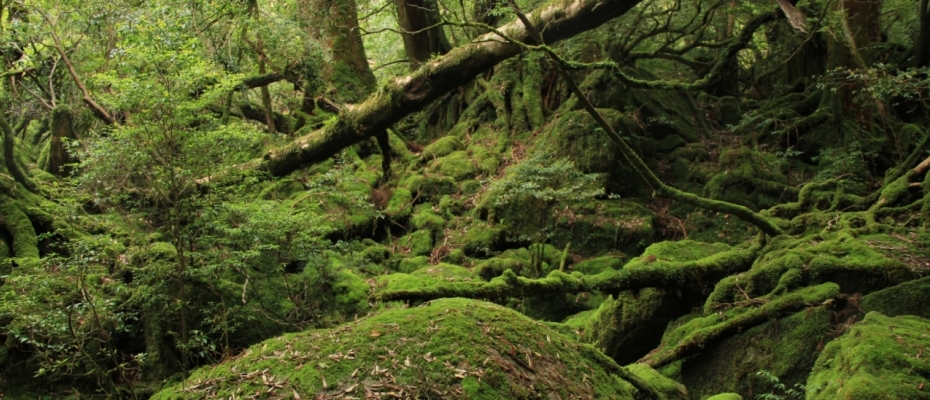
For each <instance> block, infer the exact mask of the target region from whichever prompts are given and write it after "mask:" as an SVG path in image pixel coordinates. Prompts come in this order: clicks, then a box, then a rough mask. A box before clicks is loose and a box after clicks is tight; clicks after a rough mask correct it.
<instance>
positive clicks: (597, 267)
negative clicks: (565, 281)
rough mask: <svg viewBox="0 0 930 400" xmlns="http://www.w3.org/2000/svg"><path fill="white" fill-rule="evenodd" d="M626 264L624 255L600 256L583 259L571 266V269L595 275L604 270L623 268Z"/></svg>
mask: <svg viewBox="0 0 930 400" xmlns="http://www.w3.org/2000/svg"><path fill="white" fill-rule="evenodd" d="M624 264H626V259H625V258H624V257H617V256H602V257H597V258H592V259H589V260H584V261H582V262H579V263H578V264H575V265H573V266H572V271H578V272H581V273H583V274H585V275H597V274H599V273H601V272H604V271H615V270H618V269H620V268H623V265H624Z"/></svg>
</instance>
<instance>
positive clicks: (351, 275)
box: [333, 268, 370, 315]
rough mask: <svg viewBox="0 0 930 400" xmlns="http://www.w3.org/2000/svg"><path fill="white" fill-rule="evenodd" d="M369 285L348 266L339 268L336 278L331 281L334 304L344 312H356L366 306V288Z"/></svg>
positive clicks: (350, 313)
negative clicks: (334, 297)
mask: <svg viewBox="0 0 930 400" xmlns="http://www.w3.org/2000/svg"><path fill="white" fill-rule="evenodd" d="M369 289H370V287H369V286H368V283H366V282H365V280H364V279H362V278H361V277H360V276H358V275H356V274H355V272H352V270H350V269H348V268H343V269H340V270H339V272H338V275H337V280H336V282H335V283H333V293H335V295H336V304H337V308H338V309H339V311H341V312H342V313H344V314H349V315H352V314H358V313H360V312H363V310H365V309H367V308H368V290H369Z"/></svg>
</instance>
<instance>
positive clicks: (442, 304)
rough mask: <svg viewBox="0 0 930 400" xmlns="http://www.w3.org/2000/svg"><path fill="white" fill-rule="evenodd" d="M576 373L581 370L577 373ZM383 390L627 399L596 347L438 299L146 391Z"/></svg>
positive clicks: (304, 336)
mask: <svg viewBox="0 0 930 400" xmlns="http://www.w3.org/2000/svg"><path fill="white" fill-rule="evenodd" d="M579 377H581V378H579ZM235 394H240V395H244V394H249V395H252V394H255V395H256V396H257V397H256V398H278V397H285V396H287V397H292V398H297V397H298V396H300V397H301V398H315V397H327V398H328V397H335V396H354V397H364V396H374V397H375V398H382V397H387V396H392V397H398V398H427V397H429V398H449V399H457V398H461V399H466V398H468V399H504V398H506V399H536V398H555V397H560V398H583V399H595V398H596V399H632V398H633V397H632V395H631V392H630V390H629V389H628V388H627V386H626V385H625V384H624V382H623V381H621V380H620V379H619V378H618V377H617V376H615V375H612V374H611V373H610V372H608V371H607V370H605V368H604V367H603V366H602V363H600V362H598V354H597V353H596V352H595V351H594V350H592V349H591V348H590V347H587V346H585V345H581V344H578V343H577V342H574V341H572V340H571V339H568V338H567V337H565V336H563V335H561V334H559V333H558V332H556V331H554V330H552V329H550V328H548V327H546V326H545V325H543V324H541V323H538V322H534V321H532V320H530V319H529V318H527V317H525V316H523V315H521V314H519V313H517V312H515V311H513V310H510V309H507V308H504V307H501V306H498V305H496V304H492V303H487V302H482V301H474V300H464V299H443V300H437V301H433V302H430V303H428V304H425V305H423V306H420V307H414V308H394V309H388V310H385V311H383V312H382V313H380V314H377V315H374V316H371V317H368V318H363V319H360V320H358V321H356V322H353V323H349V324H346V325H342V326H340V327H337V328H334V329H330V330H322V331H321V330H316V331H307V332H301V333H293V334H287V335H284V336H281V337H278V338H275V339H271V340H267V341H265V342H263V343H260V344H257V345H255V346H253V347H251V348H249V349H248V350H246V351H245V352H244V353H243V354H241V355H239V356H238V357H237V358H235V359H232V360H229V361H226V362H224V363H221V364H219V365H217V366H214V367H207V368H202V369H200V370H197V371H195V372H194V373H193V374H192V375H191V376H190V377H189V378H188V379H187V380H185V381H184V382H182V383H180V384H175V385H172V386H169V387H167V388H165V389H164V390H162V391H161V392H159V393H157V394H156V395H155V396H154V397H153V399H156V400H164V399H186V398H191V399H193V398H228V397H230V396H232V395H235Z"/></svg>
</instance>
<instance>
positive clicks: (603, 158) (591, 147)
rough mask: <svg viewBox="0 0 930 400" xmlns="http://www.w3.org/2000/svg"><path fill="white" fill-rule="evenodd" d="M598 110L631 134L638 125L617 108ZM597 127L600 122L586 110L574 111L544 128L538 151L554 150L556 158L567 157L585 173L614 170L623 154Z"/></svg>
mask: <svg viewBox="0 0 930 400" xmlns="http://www.w3.org/2000/svg"><path fill="white" fill-rule="evenodd" d="M598 111H599V112H600V113H601V115H603V117H604V118H605V119H606V120H607V122H608V123H610V125H611V126H613V127H614V129H616V130H617V131H618V132H622V133H623V134H627V135H628V134H629V132H631V131H632V129H633V127H634V126H635V123H633V122H631V121H630V120H629V119H628V118H627V117H626V116H625V115H623V113H621V112H619V111H617V110H613V109H599V110H598ZM597 129H598V128H597V123H595V122H594V119H593V118H591V116H590V115H589V114H588V113H587V112H586V111H584V110H577V111H570V112H568V113H565V114H562V115H561V116H560V117H559V118H558V119H556V120H554V121H552V122H551V123H549V125H547V126H546V127H545V128H544V129H543V132H542V134H540V137H539V138H537V143H538V144H537V146H538V150H537V151H543V152H548V153H552V154H553V155H554V156H555V157H567V158H569V159H570V160H572V161H573V162H574V163H575V167H577V168H578V169H579V170H580V171H581V172H584V173H592V172H605V173H611V172H614V171H615V168H616V165H617V163H618V162H620V160H621V159H622V158H623V156H622V154H621V153H620V149H619V148H618V147H617V146H616V145H615V144H613V143H612V142H611V141H609V140H607V139H606V138H605V137H604V134H603V133H601V132H598V131H597ZM635 131H639V129H636V130H635Z"/></svg>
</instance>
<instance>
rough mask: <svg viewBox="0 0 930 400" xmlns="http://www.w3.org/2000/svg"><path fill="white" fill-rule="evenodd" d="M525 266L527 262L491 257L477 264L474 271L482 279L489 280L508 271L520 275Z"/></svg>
mask: <svg viewBox="0 0 930 400" xmlns="http://www.w3.org/2000/svg"><path fill="white" fill-rule="evenodd" d="M527 264H528V262H527V261H524V260H516V259H513V258H509V257H493V258H489V259H487V260H484V261H481V262H479V263H478V264H477V265H476V266H475V269H476V270H477V271H478V275H479V276H481V278H482V279H485V280H490V279H491V278H495V277H498V276H500V275H501V274H503V273H504V271H506V270H508V269H509V270H511V271H513V272H514V273H516V274H520V273H522V272H523V267H524V266H526V265H527Z"/></svg>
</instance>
